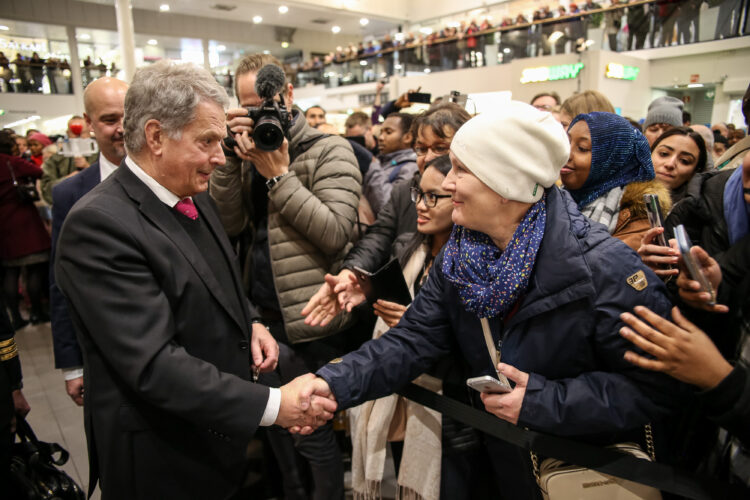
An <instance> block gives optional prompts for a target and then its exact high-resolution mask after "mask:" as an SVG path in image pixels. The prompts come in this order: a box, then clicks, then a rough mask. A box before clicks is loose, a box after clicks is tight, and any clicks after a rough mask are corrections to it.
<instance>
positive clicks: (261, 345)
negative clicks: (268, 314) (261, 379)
mask: <svg viewBox="0 0 750 500" xmlns="http://www.w3.org/2000/svg"><path fill="white" fill-rule="evenodd" d="M250 353H251V354H252V356H253V366H254V367H255V368H256V369H257V370H259V371H260V372H261V373H267V372H270V371H273V370H275V369H276V365H277V364H278V362H279V344H277V343H276V340H274V338H273V337H272V336H271V333H270V332H269V331H268V329H267V328H266V327H265V326H263V325H262V324H261V323H253V338H252V339H251V340H250Z"/></svg>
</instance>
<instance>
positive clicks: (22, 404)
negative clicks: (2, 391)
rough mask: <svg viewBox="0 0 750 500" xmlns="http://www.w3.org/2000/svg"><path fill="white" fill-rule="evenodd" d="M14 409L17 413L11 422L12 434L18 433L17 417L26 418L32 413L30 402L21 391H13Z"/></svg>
mask: <svg viewBox="0 0 750 500" xmlns="http://www.w3.org/2000/svg"><path fill="white" fill-rule="evenodd" d="M13 407H14V408H15V411H14V413H13V417H12V418H11V421H10V432H16V417H20V418H25V417H26V415H28V414H29V412H30V411H31V407H30V406H29V403H28V401H26V398H25V397H24V395H23V392H21V389H16V390H15V391H13Z"/></svg>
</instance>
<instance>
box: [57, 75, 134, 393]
mask: <svg viewBox="0 0 750 500" xmlns="http://www.w3.org/2000/svg"><path fill="white" fill-rule="evenodd" d="M127 90H128V84H127V83H125V82H123V81H121V80H118V79H116V78H110V77H105V78H99V79H98V80H94V81H93V82H91V83H90V84H89V85H88V86H87V87H86V90H85V92H84V93H83V103H84V106H85V108H86V112H85V113H84V114H83V117H84V118H85V120H86V124H87V125H88V126H89V128H91V130H92V131H93V132H94V137H95V139H96V143H97V145H98V146H99V158H98V159H97V161H95V162H94V163H92V164H91V165H90V166H89V167H87V168H85V169H83V170H81V171H80V172H79V173H77V174H75V175H73V176H72V177H69V178H68V179H65V180H64V181H62V182H60V183H59V184H57V185H56V186H54V187H53V188H52V254H51V258H50V269H49V271H50V272H49V283H50V317H51V320H52V340H53V347H54V354H55V368H60V369H62V370H63V374H64V376H65V390H66V392H67V393H68V395H69V396H70V397H71V399H73V401H75V403H76V404H77V405H78V406H83V358H82V357H81V348H80V347H79V345H78V340H76V334H75V330H74V328H73V323H72V322H71V320H70V315H69V314H68V306H67V304H66V303H65V298H64V297H63V296H62V293H60V289H59V288H58V287H57V284H56V283H55V266H54V262H55V250H56V248H57V239H58V237H59V236H60V228H61V227H62V225H63V222H64V221H65V217H67V215H68V212H70V209H71V208H73V205H75V203H76V202H77V201H78V200H80V199H81V198H82V197H83V195H85V194H86V193H88V192H89V191H91V190H92V189H94V187H96V186H97V185H98V184H99V183H100V182H101V181H103V180H104V179H106V178H107V177H109V175H110V174H112V173H114V171H115V170H116V169H117V167H118V166H119V165H120V163H121V162H122V160H123V159H124V158H125V142H124V141H123V130H122V117H123V114H124V112H125V111H124V109H123V108H124V103H125V93H126V92H127Z"/></svg>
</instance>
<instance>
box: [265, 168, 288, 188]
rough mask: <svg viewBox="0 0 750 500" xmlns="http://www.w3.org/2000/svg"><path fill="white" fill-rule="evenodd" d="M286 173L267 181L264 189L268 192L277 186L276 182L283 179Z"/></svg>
mask: <svg viewBox="0 0 750 500" xmlns="http://www.w3.org/2000/svg"><path fill="white" fill-rule="evenodd" d="M288 173H289V172H285V173H283V174H281V175H277V176H276V177H271V178H270V179H268V180H267V181H266V187H267V188H268V190H269V191H270V190H271V188H272V187H274V186H275V185H276V184H278V182H279V181H280V180H281V178H282V177H284V176H285V175H286V174H288Z"/></svg>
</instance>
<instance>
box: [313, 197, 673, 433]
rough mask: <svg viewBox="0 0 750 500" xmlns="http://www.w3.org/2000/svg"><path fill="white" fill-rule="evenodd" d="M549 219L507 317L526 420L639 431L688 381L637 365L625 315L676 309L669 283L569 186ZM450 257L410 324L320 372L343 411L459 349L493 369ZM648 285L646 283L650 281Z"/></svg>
mask: <svg viewBox="0 0 750 500" xmlns="http://www.w3.org/2000/svg"><path fill="white" fill-rule="evenodd" d="M547 191H548V196H547V225H546V230H545V234H544V238H543V240H542V244H541V247H540V249H539V252H538V254H537V260H536V263H535V267H534V272H533V274H532V276H531V280H530V283H529V288H528V290H527V292H526V294H525V295H524V296H523V297H522V299H521V302H520V304H519V306H518V308H517V312H516V313H515V314H514V315H513V316H512V317H511V318H510V319H508V320H507V321H506V322H505V324H503V322H502V321H501V320H500V318H492V319H491V320H490V325H491V329H492V333H493V336H494V340H495V342H497V341H498V340H500V339H501V338H502V359H503V361H504V362H505V363H508V364H510V365H513V366H515V367H517V368H519V369H520V370H522V371H525V372H528V373H529V374H530V378H529V383H528V386H527V390H526V394H525V397H524V400H523V405H522V408H521V414H520V418H519V422H518V425H520V426H524V427H529V428H532V429H535V430H539V431H543V432H548V433H551V434H557V435H564V436H587V435H589V436H591V435H602V434H610V433H617V432H618V431H626V430H634V429H638V428H639V427H641V426H643V425H644V424H645V423H647V422H652V421H657V420H659V419H661V418H662V417H664V416H666V415H668V414H669V413H671V410H672V409H673V408H675V407H676V406H677V405H678V404H679V402H680V401H679V400H678V398H680V397H681V395H682V394H684V386H683V385H682V384H680V383H679V382H676V381H675V380H673V379H670V378H669V377H667V376H665V375H663V374H659V373H654V372H650V371H646V370H642V369H639V368H636V367H634V366H633V365H631V364H630V363H628V362H627V361H625V360H624V359H623V354H624V353H625V351H626V350H628V349H633V348H634V346H633V345H632V344H631V343H630V342H628V341H627V340H625V339H623V338H622V337H621V336H620V334H619V329H620V327H621V326H623V323H622V322H621V320H620V318H619V315H620V314H621V313H622V312H624V311H632V309H633V307H634V306H636V305H639V304H644V305H647V306H648V307H649V308H651V309H652V310H653V311H655V312H656V313H657V314H660V315H662V316H665V317H666V316H668V314H669V311H670V308H671V304H670V302H669V300H668V298H667V295H666V289H665V287H664V284H663V283H662V281H661V280H660V279H659V278H657V277H656V276H655V275H654V274H653V273H652V272H651V271H650V270H649V269H648V268H647V267H646V266H645V265H644V264H643V263H642V262H641V259H640V258H639V257H638V255H637V254H636V253H635V252H634V251H632V250H631V249H630V248H628V247H627V246H626V245H625V244H624V243H622V242H621V241H619V240H617V239H615V238H612V237H611V236H610V235H609V233H608V232H607V230H606V228H605V227H604V226H603V225H601V224H598V223H591V222H590V221H589V220H588V219H586V218H585V217H584V216H583V215H581V213H580V212H579V211H578V209H577V208H576V205H575V202H573V200H572V199H571V198H570V196H569V195H568V194H567V193H564V192H562V191H561V190H559V189H558V188H557V187H554V186H553V187H552V188H550V189H548V190H547ZM442 261H443V256H442V253H441V254H440V255H439V256H438V257H437V260H436V262H435V264H434V265H433V268H432V271H431V272H430V277H429V279H428V281H427V283H426V284H425V286H424V287H422V289H421V291H420V293H419V294H418V296H417V297H416V298H415V300H414V302H413V303H412V305H411V307H410V308H409V309H408V310H407V312H406V314H405V315H404V316H403V318H402V319H401V322H400V323H399V324H398V325H397V326H396V327H395V328H392V329H391V330H390V331H389V332H387V333H386V334H385V335H383V336H382V337H381V338H379V339H377V340H371V341H369V342H367V343H365V344H363V345H362V347H361V348H360V349H358V350H357V351H354V352H351V353H349V354H347V355H346V356H344V358H343V360H341V361H339V360H336V361H339V362H336V363H329V364H327V365H325V366H324V367H323V368H321V369H320V370H319V371H318V375H319V376H321V377H322V378H323V379H325V380H326V381H327V382H328V384H329V385H330V387H331V390H332V391H333V393H334V395H335V396H336V399H337V401H338V402H339V407H340V408H347V407H351V406H354V405H357V404H359V403H362V402H364V401H367V400H371V399H375V398H379V397H382V396H385V395H387V394H391V393H393V392H394V391H396V390H398V389H399V388H400V387H402V386H404V385H405V384H406V383H407V382H409V381H410V380H412V379H414V378H415V377H417V376H418V375H419V374H421V373H423V372H424V371H425V370H426V369H427V368H428V367H430V366H431V364H432V363H433V362H434V361H435V360H437V359H438V358H439V357H440V356H442V355H445V354H448V353H449V352H450V349H451V346H452V345H456V344H457V345H458V346H459V349H460V351H461V355H462V356H463V357H464V359H465V360H466V361H467V363H468V365H469V367H470V371H471V376H478V375H494V374H495V372H494V369H493V367H492V362H491V359H490V356H489V353H488V352H487V347H486V344H485V341H484V336H483V334H482V328H481V324H480V321H479V318H478V317H477V316H476V315H475V314H473V313H471V312H468V311H467V310H466V309H465V308H464V307H463V305H462V303H461V301H460V298H459V295H458V292H457V290H456V288H455V287H454V286H453V285H452V284H451V283H450V282H449V281H448V279H447V278H446V277H445V275H444V274H443V272H442ZM643 285H645V287H643Z"/></svg>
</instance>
